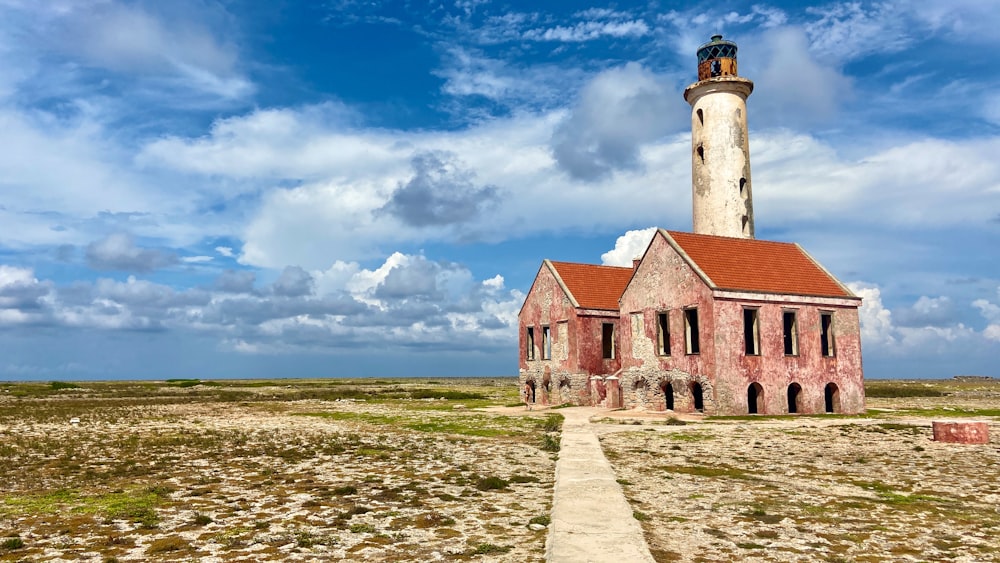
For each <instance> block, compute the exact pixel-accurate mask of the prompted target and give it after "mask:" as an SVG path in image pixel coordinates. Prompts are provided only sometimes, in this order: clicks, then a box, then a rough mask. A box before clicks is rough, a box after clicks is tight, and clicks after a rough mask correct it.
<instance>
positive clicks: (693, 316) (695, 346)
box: [684, 309, 701, 354]
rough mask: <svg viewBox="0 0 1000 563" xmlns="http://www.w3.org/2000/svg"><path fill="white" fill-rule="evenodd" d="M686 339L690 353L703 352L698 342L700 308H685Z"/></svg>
mask: <svg viewBox="0 0 1000 563" xmlns="http://www.w3.org/2000/svg"><path fill="white" fill-rule="evenodd" d="M684 340H685V343H686V345H687V353H688V354H699V353H701V352H700V348H701V347H700V346H699V344H700V342H698V309H685V310H684Z"/></svg>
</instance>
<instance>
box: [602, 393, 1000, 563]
mask: <svg viewBox="0 0 1000 563" xmlns="http://www.w3.org/2000/svg"><path fill="white" fill-rule="evenodd" d="M654 420H655V419H654ZM986 420H993V421H992V422H991V427H990V433H991V442H990V443H989V444H988V445H959V444H945V443H939V442H934V441H932V440H931V436H932V435H931V420H930V419H928V418H924V417H899V418H895V417H892V416H888V417H885V418H883V417H879V418H876V419H871V420H866V419H823V418H813V417H809V418H805V417H803V418H782V419H779V420H767V419H764V420H759V421H711V422H692V423H689V424H687V425H684V426H662V425H657V424H655V423H654V422H653V421H651V420H650V417H648V416H639V417H630V416H629V414H628V413H616V419H615V420H614V421H606V422H610V423H607V424H604V425H603V428H601V429H600V430H599V431H598V432H599V433H600V435H601V442H602V445H603V447H604V451H605V454H606V455H607V457H608V458H609V459H610V460H611V463H612V465H613V466H614V468H615V470H616V473H617V475H618V478H619V482H620V483H622V485H623V488H624V490H625V493H626V496H627V497H629V499H630V502H631V504H632V506H633V508H634V510H635V511H636V517H637V518H639V519H640V520H642V522H643V527H644V530H645V533H646V538H647V541H648V543H649V545H650V549H651V551H652V552H653V555H654V557H655V558H656V560H657V561H968V562H972V561H1000V424H997V422H996V421H995V419H991V418H987V419H986ZM621 422H626V424H621ZM634 422H641V423H642V424H641V426H639V428H640V429H638V430H637V427H636V426H635V425H634V424H633V423H634Z"/></svg>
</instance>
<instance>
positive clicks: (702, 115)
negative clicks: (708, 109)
mask: <svg viewBox="0 0 1000 563" xmlns="http://www.w3.org/2000/svg"><path fill="white" fill-rule="evenodd" d="M696 113H697V114H698V124H699V125H704V124H705V112H703V111H702V110H701V109H699V110H698V111H697V112H696Z"/></svg>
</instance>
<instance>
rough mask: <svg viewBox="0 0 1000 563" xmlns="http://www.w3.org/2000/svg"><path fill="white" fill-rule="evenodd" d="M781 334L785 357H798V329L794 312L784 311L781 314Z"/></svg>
mask: <svg viewBox="0 0 1000 563" xmlns="http://www.w3.org/2000/svg"><path fill="white" fill-rule="evenodd" d="M781 317H782V323H781V324H782V327H783V328H782V334H783V340H784V342H785V355H786V356H798V355H799V327H798V322H797V321H796V315H795V311H785V312H784V313H783V314H782V316H781Z"/></svg>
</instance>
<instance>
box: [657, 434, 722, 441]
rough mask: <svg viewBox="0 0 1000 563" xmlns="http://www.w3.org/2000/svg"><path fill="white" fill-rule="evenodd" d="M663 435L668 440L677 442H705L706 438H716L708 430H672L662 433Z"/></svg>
mask: <svg viewBox="0 0 1000 563" xmlns="http://www.w3.org/2000/svg"><path fill="white" fill-rule="evenodd" d="M662 436H665V437H666V438H667V439H668V440H674V441H677V442H704V441H705V440H714V439H715V438H716V436H715V435H713V434H708V433H706V432H672V433H669V434H662Z"/></svg>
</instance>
